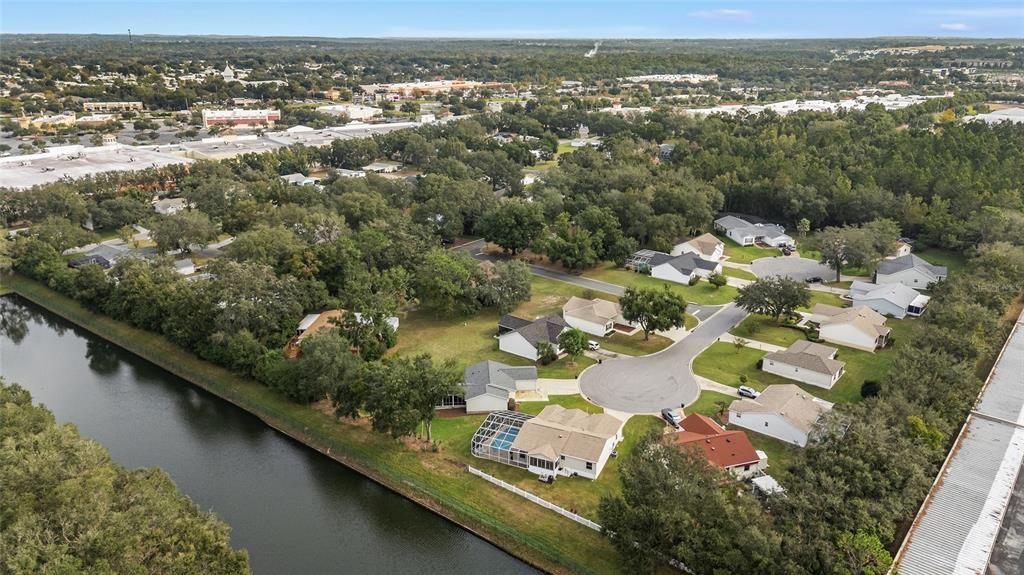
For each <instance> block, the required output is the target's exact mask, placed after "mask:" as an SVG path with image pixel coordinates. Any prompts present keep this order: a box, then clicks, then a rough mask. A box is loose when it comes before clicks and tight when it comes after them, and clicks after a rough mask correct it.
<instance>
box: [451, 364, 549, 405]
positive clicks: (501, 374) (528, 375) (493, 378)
mask: <svg viewBox="0 0 1024 575" xmlns="http://www.w3.org/2000/svg"><path fill="white" fill-rule="evenodd" d="M462 376H463V388H464V389H465V397H466V399H471V398H474V397H478V396H481V395H484V394H486V393H487V388H488V387H489V386H490V387H497V388H500V389H502V390H505V391H506V392H509V391H515V389H516V382H517V381H523V380H531V379H537V367H536V366H532V365H528V366H511V365H505V364H504V363H499V362H497V361H491V360H486V361H481V362H480V363H474V364H473V365H471V366H469V367H467V368H466V369H465V371H463V372H462Z"/></svg>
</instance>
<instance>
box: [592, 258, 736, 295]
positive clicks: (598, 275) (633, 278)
mask: <svg viewBox="0 0 1024 575" xmlns="http://www.w3.org/2000/svg"><path fill="white" fill-rule="evenodd" d="M583 276H584V277H588V278H593V279H596V280H601V281H605V282H608V283H613V284H617V285H620V286H624V287H632V288H657V289H661V286H668V287H669V288H670V289H671V290H672V291H674V292H676V293H678V294H679V295H681V296H683V297H684V298H686V301H688V302H691V303H696V304H708V305H717V304H723V303H728V302H730V301H732V300H733V298H734V297H736V288H734V287H731V286H725V287H722V288H718V289H715V286H713V285H711V284H709V283H708V282H707V281H704V280H701V282H700V283H698V284H697V285H695V286H688V285H682V284H677V283H674V282H667V281H664V280H659V279H655V278H652V277H651V276H649V275H645V274H639V273H635V272H631V271H629V270H627V269H622V268H617V267H615V265H614V264H610V263H607V264H603V265H601V266H600V267H597V268H594V269H592V270H590V271H586V272H583Z"/></svg>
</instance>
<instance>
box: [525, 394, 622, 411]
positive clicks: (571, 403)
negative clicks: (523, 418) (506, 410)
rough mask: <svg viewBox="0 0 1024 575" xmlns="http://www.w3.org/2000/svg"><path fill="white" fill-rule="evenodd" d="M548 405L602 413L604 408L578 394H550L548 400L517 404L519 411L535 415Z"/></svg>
mask: <svg viewBox="0 0 1024 575" xmlns="http://www.w3.org/2000/svg"><path fill="white" fill-rule="evenodd" d="M549 405H561V406H562V407H564V408H566V409H580V410H583V411H586V412H587V413H604V408H602V407H601V406H600V405H594V404H593V403H590V402H589V401H587V400H586V399H584V398H583V396H582V395H579V394H576V395H552V396H551V397H550V398H548V401H524V402H521V403H520V404H519V411H521V412H523V413H529V414H530V415H537V414H538V413H540V412H541V410H543V409H544V408H545V407H547V406H549Z"/></svg>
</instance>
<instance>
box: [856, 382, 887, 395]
mask: <svg viewBox="0 0 1024 575" xmlns="http://www.w3.org/2000/svg"><path fill="white" fill-rule="evenodd" d="M881 392H882V384H881V383H879V382H877V381H875V380H873V379H868V380H865V381H864V383H863V384H861V386H860V396H861V397H864V398H868V397H875V396H876V395H878V394H879V393H881Z"/></svg>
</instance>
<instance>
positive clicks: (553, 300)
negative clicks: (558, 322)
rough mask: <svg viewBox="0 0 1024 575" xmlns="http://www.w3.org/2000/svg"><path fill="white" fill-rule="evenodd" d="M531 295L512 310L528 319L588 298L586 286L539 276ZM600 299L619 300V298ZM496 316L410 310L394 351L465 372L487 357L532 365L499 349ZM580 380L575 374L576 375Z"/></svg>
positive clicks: (545, 370) (561, 364)
mask: <svg viewBox="0 0 1024 575" xmlns="http://www.w3.org/2000/svg"><path fill="white" fill-rule="evenodd" d="M530 286H531V290H532V296H531V297H530V300H529V301H527V302H525V303H523V304H522V305H520V306H519V307H518V308H516V309H515V311H514V312H513V313H514V314H515V315H518V316H519V317H523V318H528V319H529V318H536V317H540V316H543V315H549V314H558V313H560V312H561V309H562V304H564V303H565V302H566V301H568V300H569V298H570V297H571V296H574V295H575V296H580V297H582V296H583V292H584V291H585V290H583V288H580V287H577V286H574V285H572V284H567V283H565V282H560V281H555V280H549V279H545V278H541V277H537V276H533V277H532V279H531V283H530ZM601 297H603V298H606V299H610V300H615V299H616V298H615V296H611V295H604V294H602V295H601ZM499 318H500V315H499V314H498V313H496V312H483V313H479V314H476V315H474V316H470V317H464V318H453V317H444V316H441V315H439V314H437V313H435V312H433V311H431V310H416V311H412V312H409V313H408V314H407V315H406V317H405V318H403V319H402V323H401V327H400V328H399V330H398V344H397V345H396V346H395V347H394V348H393V349H392V350H391V352H390V353H393V354H396V355H414V354H420V353H429V354H431V355H432V356H433V357H435V358H437V359H449V358H452V359H455V361H456V362H457V363H458V364H459V367H460V368H463V367H466V366H467V365H471V364H474V363H476V362H478V361H483V360H485V359H493V360H495V361H501V362H504V363H507V364H510V365H529V364H531V363H532V362H530V361H529V360H528V359H524V358H521V357H517V356H514V355H511V354H508V353H505V352H502V351H499V350H498V340H497V338H496V337H495V336H496V335H497V333H498V319H499ZM590 361H591V360H589V359H587V358H585V357H579V358H577V361H576V363H577V366H576V367H570V366H567V365H566V363H567V361H566V360H565V358H563V359H561V360H559V361H557V362H555V363H553V364H551V365H549V366H543V367H541V368H540V376H541V377H569V376H570V375H569V374H571V373H572V372H579V371H581V370H582V369H583V368H584V367H586V366H588V365H590V364H589V363H587V362H590ZM572 377H575V376H572Z"/></svg>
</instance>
